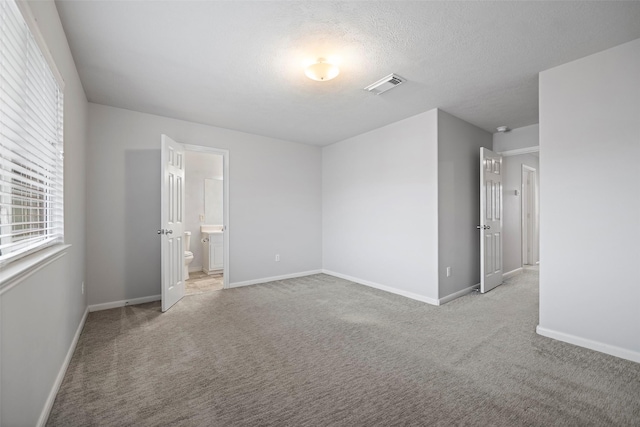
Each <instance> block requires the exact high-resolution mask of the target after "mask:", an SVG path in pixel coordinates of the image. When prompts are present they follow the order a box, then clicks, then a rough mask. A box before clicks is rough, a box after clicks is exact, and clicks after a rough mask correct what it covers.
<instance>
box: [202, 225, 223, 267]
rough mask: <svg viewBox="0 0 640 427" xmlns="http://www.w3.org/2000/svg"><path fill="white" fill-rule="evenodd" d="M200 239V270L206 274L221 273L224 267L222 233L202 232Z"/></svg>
mask: <svg viewBox="0 0 640 427" xmlns="http://www.w3.org/2000/svg"><path fill="white" fill-rule="evenodd" d="M203 234H204V239H203V241H202V271H203V272H205V273H207V274H215V273H221V272H222V269H223V267H224V258H223V239H224V236H223V233H222V232H220V231H218V232H212V233H203Z"/></svg>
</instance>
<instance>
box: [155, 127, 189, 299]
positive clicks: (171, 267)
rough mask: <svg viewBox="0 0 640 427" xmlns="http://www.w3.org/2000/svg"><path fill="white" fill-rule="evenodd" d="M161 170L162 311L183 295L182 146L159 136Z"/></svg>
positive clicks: (183, 159)
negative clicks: (160, 142) (160, 143)
mask: <svg viewBox="0 0 640 427" xmlns="http://www.w3.org/2000/svg"><path fill="white" fill-rule="evenodd" d="M161 141H162V149H161V152H162V154H161V156H160V157H161V162H162V169H163V178H162V188H161V191H160V212H161V214H160V219H161V223H162V224H161V227H162V228H161V229H160V230H158V233H159V234H160V239H161V240H162V243H161V245H160V246H161V250H160V252H161V259H162V261H161V263H162V274H161V277H162V311H163V312H164V311H167V310H168V309H169V308H171V307H172V306H173V305H174V304H175V303H177V302H178V301H180V299H182V297H183V296H184V240H183V239H184V172H185V164H184V163H185V155H184V151H185V150H184V146H183V145H182V144H178V143H177V142H175V141H173V140H172V139H171V138H169V137H168V136H166V135H162V136H161Z"/></svg>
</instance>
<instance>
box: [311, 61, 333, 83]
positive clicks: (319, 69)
mask: <svg viewBox="0 0 640 427" xmlns="http://www.w3.org/2000/svg"><path fill="white" fill-rule="evenodd" d="M304 73H305V74H306V75H307V77H309V78H310V79H311V80H316V81H319V82H325V81H327V80H331V79H333V78H335V77H336V76H337V75H338V74H340V69H339V68H338V67H336V66H335V65H333V64H329V63H328V62H325V61H324V59H322V58H320V59H318V62H316V63H315V64H311V65H309V66H308V67H307V68H306V69H305V70H304Z"/></svg>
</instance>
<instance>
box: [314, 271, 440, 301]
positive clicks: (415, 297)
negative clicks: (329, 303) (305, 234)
mask: <svg viewBox="0 0 640 427" xmlns="http://www.w3.org/2000/svg"><path fill="white" fill-rule="evenodd" d="M322 272H323V273H324V274H328V275H329V276H335V277H339V278H341V279H345V280H349V281H351V282H355V283H358V284H360V285H365V286H369V287H371V288H376V289H380V290H381V291H385V292H389V293H392V294H396V295H401V296H403V297H406V298H411V299H413V300H416V301H421V302H426V303H427V304H431V305H440V303H439V301H438V300H436V299H433V298H429V297H427V296H424V295H419V294H414V293H413V292H409V291H403V290H402V289H397V288H392V287H391V286H386V285H381V284H379V283H375V282H370V281H369V280H364V279H359V278H357V277H352V276H347V275H346V274H341V273H336V272H335V271H331V270H322Z"/></svg>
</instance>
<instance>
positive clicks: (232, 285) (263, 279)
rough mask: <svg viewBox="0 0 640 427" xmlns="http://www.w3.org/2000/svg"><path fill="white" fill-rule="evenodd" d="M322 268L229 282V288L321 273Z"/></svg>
mask: <svg viewBox="0 0 640 427" xmlns="http://www.w3.org/2000/svg"><path fill="white" fill-rule="evenodd" d="M320 273H322V270H310V271H302V272H300V273H292V274H285V275H283V276H273V277H264V278H262V279H254V280H246V281H244V282H235V283H229V288H239V287H241V286H250V285H258V284H260V283H267V282H275V281H276V280H284V279H294V278H296V277H304V276H311V275H312V274H320Z"/></svg>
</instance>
